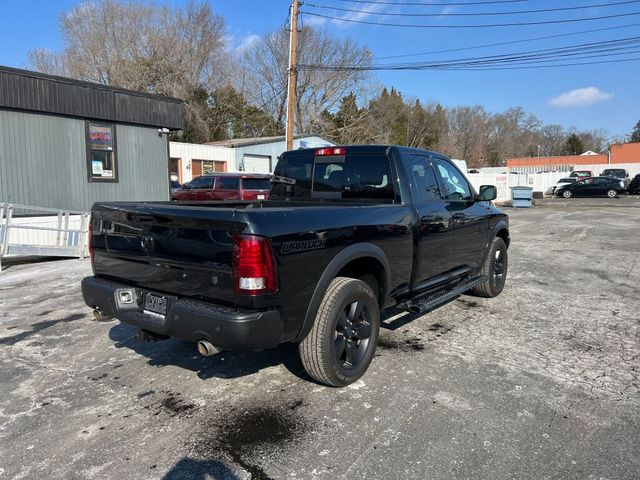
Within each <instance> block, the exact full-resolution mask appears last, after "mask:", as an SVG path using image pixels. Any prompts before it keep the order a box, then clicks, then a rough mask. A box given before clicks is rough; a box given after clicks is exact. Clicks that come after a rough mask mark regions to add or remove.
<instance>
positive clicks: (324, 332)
mask: <svg viewBox="0 0 640 480" xmlns="http://www.w3.org/2000/svg"><path fill="white" fill-rule="evenodd" d="M379 332H380V308H379V306H378V298H377V296H376V295H375V294H374V293H373V290H372V289H371V286H370V285H368V284H367V283H365V282H364V281H362V280H358V279H355V278H348V277H337V278H334V279H333V280H332V281H331V283H330V284H329V287H328V288H327V290H326V292H325V294H324V298H323V299H322V303H321V304H320V307H319V308H318V312H317V314H316V318H315V322H314V323H313V327H312V328H311V331H310V332H309V334H308V335H307V336H306V337H305V338H304V340H302V342H301V343H300V346H299V349H298V350H299V353H300V359H301V360H302V364H303V365H304V368H305V370H306V371H307V373H309V375H310V376H311V377H313V378H314V379H315V380H317V381H318V382H320V383H324V384H325V385H329V386H332V387H344V386H346V385H349V384H351V383H353V382H355V381H356V380H358V379H359V378H360V377H361V376H362V375H363V374H364V373H365V372H366V371H367V368H369V364H370V363H371V360H372V359H373V356H374V353H375V351H376V347H377V345H378V334H379Z"/></svg>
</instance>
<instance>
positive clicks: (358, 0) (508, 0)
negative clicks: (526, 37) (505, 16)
mask: <svg viewBox="0 0 640 480" xmlns="http://www.w3.org/2000/svg"><path fill="white" fill-rule="evenodd" d="M336 1H338V2H349V3H367V4H370V5H396V6H423V7H451V6H455V7H460V6H465V5H469V6H473V5H497V4H503V3H524V2H529V1H531V0H493V1H491V0H487V1H484V0H482V1H479V2H445V3H435V2H434V3H424V2H389V1H383V0H381V1H368V0H336Z"/></svg>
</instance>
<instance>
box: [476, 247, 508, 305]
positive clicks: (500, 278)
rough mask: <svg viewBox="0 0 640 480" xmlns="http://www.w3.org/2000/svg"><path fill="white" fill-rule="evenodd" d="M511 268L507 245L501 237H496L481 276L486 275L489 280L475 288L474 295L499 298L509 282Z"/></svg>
mask: <svg viewBox="0 0 640 480" xmlns="http://www.w3.org/2000/svg"><path fill="white" fill-rule="evenodd" d="M508 266H509V257H508V254H507V245H506V243H504V240H502V239H501V238H500V237H495V238H494V239H493V240H492V242H491V245H490V246H489V251H488V252H487V257H486V258H485V260H484V265H483V266H482V271H481V272H480V275H486V276H487V277H488V280H487V281H486V282H484V283H481V284H480V285H478V286H476V287H473V290H472V291H473V293H474V294H476V295H478V296H479V297H487V298H492V297H497V296H498V295H500V293H501V292H502V289H503V288H504V284H505V281H506V280H507V268H508Z"/></svg>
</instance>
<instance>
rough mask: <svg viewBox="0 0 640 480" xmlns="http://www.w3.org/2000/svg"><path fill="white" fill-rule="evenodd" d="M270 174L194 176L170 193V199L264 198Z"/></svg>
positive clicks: (267, 191) (269, 184)
mask: <svg viewBox="0 0 640 480" xmlns="http://www.w3.org/2000/svg"><path fill="white" fill-rule="evenodd" d="M270 187H271V183H270V176H269V175H264V174H256V173H243V172H237V173H213V174H210V175H202V176H201V177H196V178H194V179H193V180H191V182H189V183H186V184H184V185H183V186H182V188H181V189H179V190H176V191H175V192H173V193H172V194H171V199H172V200H177V201H203V200H266V199H267V198H268V197H269V188H270Z"/></svg>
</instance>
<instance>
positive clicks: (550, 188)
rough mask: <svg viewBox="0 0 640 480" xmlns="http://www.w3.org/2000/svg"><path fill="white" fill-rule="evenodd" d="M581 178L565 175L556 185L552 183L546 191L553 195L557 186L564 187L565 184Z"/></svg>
mask: <svg viewBox="0 0 640 480" xmlns="http://www.w3.org/2000/svg"><path fill="white" fill-rule="evenodd" d="M578 180H579V178H578V177H565V178H561V179H560V180H558V181H557V182H556V183H555V184H554V185H551V186H550V187H549V188H548V189H547V191H546V192H544V193H546V194H547V195H553V194H554V193H555V192H556V189H557V188H560V187H564V186H565V185H571V184H572V183H576V182H577V181H578Z"/></svg>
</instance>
